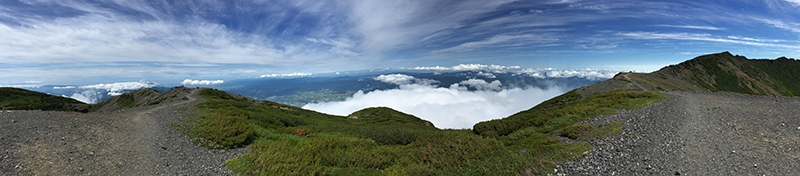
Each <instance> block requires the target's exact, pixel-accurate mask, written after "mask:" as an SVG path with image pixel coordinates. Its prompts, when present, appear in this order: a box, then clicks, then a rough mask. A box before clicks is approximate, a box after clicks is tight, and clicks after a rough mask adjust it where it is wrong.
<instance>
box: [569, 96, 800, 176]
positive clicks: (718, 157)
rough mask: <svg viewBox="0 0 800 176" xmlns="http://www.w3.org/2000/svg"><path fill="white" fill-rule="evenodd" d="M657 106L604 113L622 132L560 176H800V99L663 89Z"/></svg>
mask: <svg viewBox="0 0 800 176" xmlns="http://www.w3.org/2000/svg"><path fill="white" fill-rule="evenodd" d="M662 93H664V94H665V95H668V96H670V97H669V98H667V99H664V100H661V101H659V102H656V103H654V104H653V105H650V106H647V107H644V108H640V109H635V110H630V111H622V112H619V113H616V114H613V115H606V116H600V117H597V118H595V119H593V120H591V121H590V122H587V123H589V124H595V125H596V124H602V123H607V122H614V121H619V122H622V123H623V133H622V134H621V135H619V136H614V137H609V138H606V139H603V140H595V141H588V142H589V143H591V144H592V145H593V146H594V149H593V150H592V151H591V152H590V153H589V154H588V155H587V156H586V157H584V158H581V159H577V160H576V161H571V162H565V163H562V164H560V165H558V166H557V168H556V169H555V170H556V171H555V173H553V174H554V175H798V174H800V159H799V158H798V157H800V98H791V97H771V96H752V95H739V94H729V93H711V92H698V93H695V92H676V91H671V92H662Z"/></svg>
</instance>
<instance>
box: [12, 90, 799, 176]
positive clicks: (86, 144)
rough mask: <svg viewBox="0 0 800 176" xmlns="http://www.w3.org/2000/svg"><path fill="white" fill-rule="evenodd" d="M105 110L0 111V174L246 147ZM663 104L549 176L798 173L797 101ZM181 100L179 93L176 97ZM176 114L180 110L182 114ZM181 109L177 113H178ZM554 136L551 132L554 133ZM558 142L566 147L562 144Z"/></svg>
mask: <svg viewBox="0 0 800 176" xmlns="http://www.w3.org/2000/svg"><path fill="white" fill-rule="evenodd" d="M198 90H201V89H192V90H191V92H190V94H188V96H187V97H186V98H183V99H180V100H182V101H176V102H172V103H162V104H157V105H152V106H145V107H137V108H132V109H126V110H119V111H112V112H92V113H77V112H55V111H4V112H2V113H0V120H2V121H3V123H0V135H2V136H0V137H1V138H0V146H2V148H3V151H2V154H0V155H1V156H0V158H2V160H0V171H2V173H3V175H118V174H135V175H154V174H155V175H161V174H165V175H209V174H210V175H232V174H234V173H233V172H231V171H230V170H228V169H227V168H225V165H224V164H223V162H224V161H226V160H228V159H231V158H234V157H236V156H240V155H242V154H245V153H249V149H248V148H247V147H242V148H238V149H233V150H209V149H206V148H205V147H201V146H197V145H195V144H192V142H191V139H189V138H187V137H185V136H184V135H183V134H181V132H179V131H177V130H173V129H172V128H171V127H170V125H171V124H175V123H180V122H182V120H183V119H185V118H186V117H185V116H187V115H182V114H183V113H187V112H189V113H191V112H193V111H195V110H193V107H192V105H194V104H197V103H201V102H203V101H204V100H203V99H202V98H200V97H199V96H198V92H199V91H198ZM661 93H663V94H665V95H668V96H669V98H667V99H663V100H661V101H658V102H656V103H654V104H652V105H649V106H646V107H643V108H639V109H633V110H620V111H619V112H618V113H615V114H611V115H603V116H598V117H595V118H593V119H592V120H589V121H587V122H582V124H590V125H597V124H604V123H608V122H622V130H623V132H622V134H620V135H616V136H610V137H607V138H604V139H598V140H587V141H584V142H588V143H590V144H592V146H593V149H592V150H591V151H590V152H588V153H586V155H584V157H578V158H576V159H572V160H571V161H567V162H564V163H558V166H556V168H555V169H554V171H551V172H550V174H553V175H650V174H657V175H679V174H680V175H764V174H766V175H791V174H793V173H796V172H798V171H800V170H798V168H800V166H799V165H800V159H798V156H800V151H798V149H800V148H798V147H797V146H800V145H798V143H800V128H799V127H800V117H798V116H800V109H798V108H796V107H798V106H800V98H792V97H773V96H755V95H742V94H730V93H720V92H684V91H669V92H661ZM179 98H180V97H179ZM184 109H185V111H183V110H184ZM179 110H180V111H179ZM554 137H555V136H554ZM560 139H561V140H566V141H572V142H578V141H573V140H571V139H567V138H563V137H561V138H560Z"/></svg>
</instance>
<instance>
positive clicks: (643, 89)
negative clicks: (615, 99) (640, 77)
mask: <svg viewBox="0 0 800 176" xmlns="http://www.w3.org/2000/svg"><path fill="white" fill-rule="evenodd" d="M622 77H623V78H625V79H627V80H628V81H630V82H631V83H633V84H634V85H636V87H639V89H642V91H645V92H646V91H650V90H649V89H647V88H646V87H644V86H642V85H639V83H637V82H636V80H634V79H631V78H630V77H628V74H623V75H622Z"/></svg>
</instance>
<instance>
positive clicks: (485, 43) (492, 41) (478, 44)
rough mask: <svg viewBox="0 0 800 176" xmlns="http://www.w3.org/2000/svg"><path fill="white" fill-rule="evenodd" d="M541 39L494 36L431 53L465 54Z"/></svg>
mask: <svg viewBox="0 0 800 176" xmlns="http://www.w3.org/2000/svg"><path fill="white" fill-rule="evenodd" d="M542 38H543V37H541V36H535V35H495V36H492V37H489V38H487V39H485V40H482V41H475V42H467V43H462V44H460V45H458V46H454V47H450V48H446V49H442V50H437V51H433V53H443V52H465V51H471V50H475V49H480V48H484V47H490V46H495V45H497V44H498V43H505V42H514V43H519V42H520V41H519V40H526V39H527V40H532V39H533V40H542Z"/></svg>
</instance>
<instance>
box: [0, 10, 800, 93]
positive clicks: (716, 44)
mask: <svg viewBox="0 0 800 176" xmlns="http://www.w3.org/2000/svg"><path fill="white" fill-rule="evenodd" d="M722 51H730V52H731V53H733V54H739V55H744V56H747V57H748V58H772V59H774V58H777V57H781V56H786V57H790V58H795V57H797V56H798V55H799V54H800V0H746V1H727V0H725V1H695V0H690V1H681V0H676V1H638V0H630V1H607V0H589V1H581V0H558V1H547V0H536V1H513V0H494V1H484V0H453V1H438V0H420V1H402V0H397V1H383V0H374V1H345V0H342V1H334V0H330V1H321V0H309V1H303V0H288V1H267V0H264V1H227V0H220V1H211V0H201V1H136V0H112V1H75V0H52V1H50V0H24V1H15V0H8V1H0V72H1V73H2V74H0V85H24V84H97V83H109V82H122V81H140V80H148V81H157V82H162V83H165V84H179V83H180V82H181V81H184V80H185V79H193V80H229V79H237V78H251V77H252V78H256V77H259V76H261V75H275V74H277V75H281V74H293V73H326V72H336V71H347V70H364V69H374V68H399V67H406V68H413V67H418V66H421V67H432V66H444V67H451V66H456V65H459V64H484V65H491V64H494V65H502V66H520V67H521V68H555V69H584V68H601V69H613V70H623V71H624V70H638V71H653V70H657V69H659V68H661V67H663V66H666V65H669V64H677V63H679V62H682V61H684V60H688V59H691V58H693V57H696V56H699V55H702V54H709V53H716V52H722Z"/></svg>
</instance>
